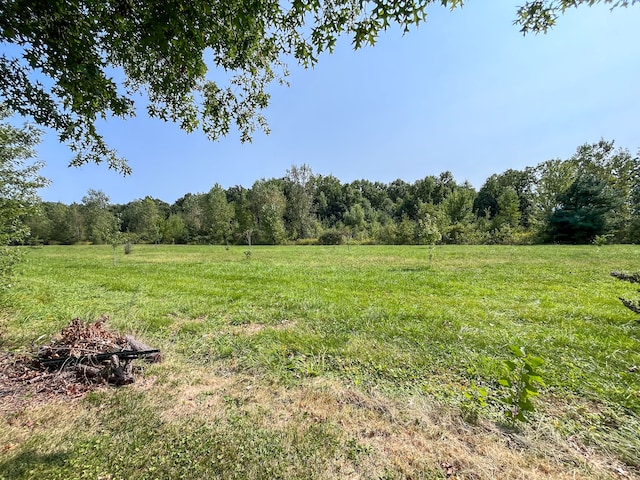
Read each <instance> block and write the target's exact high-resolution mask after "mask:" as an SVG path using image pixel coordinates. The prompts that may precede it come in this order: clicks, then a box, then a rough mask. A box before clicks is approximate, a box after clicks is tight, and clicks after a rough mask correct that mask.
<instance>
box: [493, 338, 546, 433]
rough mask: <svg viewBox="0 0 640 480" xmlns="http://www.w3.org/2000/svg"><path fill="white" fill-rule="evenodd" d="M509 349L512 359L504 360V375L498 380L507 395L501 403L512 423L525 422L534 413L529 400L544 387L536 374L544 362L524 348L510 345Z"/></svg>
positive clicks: (540, 378)
mask: <svg viewBox="0 0 640 480" xmlns="http://www.w3.org/2000/svg"><path fill="white" fill-rule="evenodd" d="M509 349H510V350H511V353H512V354H513V355H514V358H513V359H512V360H505V362H504V372H503V373H504V374H503V376H502V377H501V378H500V379H499V380H498V383H499V384H500V385H502V386H503V387H505V388H507V389H508V390H507V395H506V396H505V397H504V398H502V402H503V403H505V404H506V405H507V406H508V407H507V410H506V411H505V415H506V416H507V418H508V419H509V421H510V422H512V423H515V422H516V421H520V422H526V421H527V420H528V418H527V415H528V414H530V413H533V412H534V411H535V407H534V405H533V403H532V402H531V398H532V397H536V396H538V395H539V394H540V392H539V391H538V388H539V387H544V386H545V384H544V381H543V380H542V377H541V376H540V373H539V372H538V367H540V366H541V365H543V364H544V360H543V359H542V358H541V357H534V356H533V355H531V354H530V353H527V352H526V350H525V348H524V347H519V346H516V345H510V346H509Z"/></svg>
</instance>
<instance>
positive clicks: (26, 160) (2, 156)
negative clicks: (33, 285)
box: [0, 105, 47, 290]
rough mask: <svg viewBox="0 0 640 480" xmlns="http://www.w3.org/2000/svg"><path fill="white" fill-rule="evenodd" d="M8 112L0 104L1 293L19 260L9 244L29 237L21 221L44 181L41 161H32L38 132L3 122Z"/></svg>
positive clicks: (38, 139) (28, 212) (35, 205)
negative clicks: (41, 173) (41, 172)
mask: <svg viewBox="0 0 640 480" xmlns="http://www.w3.org/2000/svg"><path fill="white" fill-rule="evenodd" d="M8 116H9V112H8V110H6V109H5V108H3V107H2V106H1V105H0V290H1V289H4V288H5V287H6V286H7V285H9V282H10V278H11V274H12V272H13V268H14V266H15V265H16V263H17V262H18V261H19V259H20V254H19V251H18V250H16V249H15V248H12V247H11V246H12V245H16V244H19V243H21V242H23V241H24V240H25V239H26V238H27V236H28V235H29V228H28V227H27V225H25V223H24V221H23V220H24V218H25V216H27V215H28V214H30V213H32V212H33V211H34V209H35V208H36V207H37V205H38V203H39V201H40V199H39V197H38V195H37V191H38V189H39V188H41V187H44V186H45V185H46V184H47V180H46V179H45V178H44V177H42V176H40V175H39V173H38V172H39V171H40V168H42V163H41V162H37V161H36V162H33V161H31V159H32V158H34V157H35V155H36V154H35V150H34V148H35V146H36V145H37V144H38V143H39V141H40V131H39V130H37V129H36V128H34V127H33V126H31V125H24V126H22V127H16V126H14V125H12V124H11V123H9V122H7V121H5V119H6V118H8Z"/></svg>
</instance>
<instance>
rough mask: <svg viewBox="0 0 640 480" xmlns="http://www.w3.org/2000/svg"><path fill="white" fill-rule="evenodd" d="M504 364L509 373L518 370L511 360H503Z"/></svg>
mask: <svg viewBox="0 0 640 480" xmlns="http://www.w3.org/2000/svg"><path fill="white" fill-rule="evenodd" d="M504 364H505V365H506V367H507V368H508V369H509V371H510V372H513V371H514V370H515V369H516V368H518V364H517V363H515V362H514V361H513V360H505V362H504Z"/></svg>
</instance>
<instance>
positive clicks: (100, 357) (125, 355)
mask: <svg viewBox="0 0 640 480" xmlns="http://www.w3.org/2000/svg"><path fill="white" fill-rule="evenodd" d="M159 353H160V350H153V349H152V350H141V351H139V350H123V351H121V352H108V353H97V354H95V355H84V356H81V357H73V356H66V357H59V358H47V359H38V362H40V364H41V365H43V366H45V367H48V368H60V367H64V366H65V365H78V364H95V363H99V362H103V361H105V360H111V359H112V357H113V356H114V355H115V356H116V357H117V358H118V359H119V360H132V359H134V358H140V357H146V356H147V355H155V354H159Z"/></svg>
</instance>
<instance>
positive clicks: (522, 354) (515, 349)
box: [509, 345, 526, 358]
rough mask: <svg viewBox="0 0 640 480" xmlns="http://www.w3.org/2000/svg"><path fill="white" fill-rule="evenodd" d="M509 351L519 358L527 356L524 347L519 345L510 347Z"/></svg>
mask: <svg viewBox="0 0 640 480" xmlns="http://www.w3.org/2000/svg"><path fill="white" fill-rule="evenodd" d="M509 350H511V353H513V354H514V355H515V356H516V357H518V358H523V357H525V356H526V354H525V351H524V347H519V346H517V345H509Z"/></svg>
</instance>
